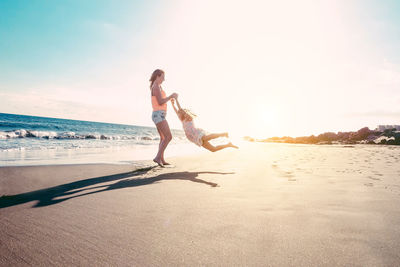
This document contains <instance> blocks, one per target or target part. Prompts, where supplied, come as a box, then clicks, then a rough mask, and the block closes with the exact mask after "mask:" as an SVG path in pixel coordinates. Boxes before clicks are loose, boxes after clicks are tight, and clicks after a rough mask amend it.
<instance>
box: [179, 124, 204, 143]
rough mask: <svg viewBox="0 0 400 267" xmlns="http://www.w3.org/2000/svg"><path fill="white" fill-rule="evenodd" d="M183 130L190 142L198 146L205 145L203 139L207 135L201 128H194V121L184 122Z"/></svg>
mask: <svg viewBox="0 0 400 267" xmlns="http://www.w3.org/2000/svg"><path fill="white" fill-rule="evenodd" d="M182 125H183V130H184V131H185V135H186V137H187V139H189V141H191V142H193V143H195V144H196V145H198V146H202V145H203V140H202V139H201V138H202V137H203V136H204V135H206V134H207V132H206V131H204V130H203V129H201V128H196V127H195V126H194V123H193V120H192V121H182Z"/></svg>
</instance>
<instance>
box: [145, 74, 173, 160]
mask: <svg viewBox="0 0 400 267" xmlns="http://www.w3.org/2000/svg"><path fill="white" fill-rule="evenodd" d="M164 78H165V73H164V71H163V70H160V69H156V70H155V71H154V72H153V74H152V75H151V78H150V82H151V84H150V90H151V104H152V106H153V113H152V115H151V118H152V119H153V122H154V123H155V125H156V126H157V131H158V133H159V134H160V145H159V146H158V153H157V156H156V157H155V158H154V159H153V161H154V162H155V163H157V164H158V165H159V166H161V167H164V165H169V163H168V162H166V161H165V160H164V151H165V149H166V148H167V145H168V143H169V142H170V141H171V139H172V135H171V130H170V129H169V125H168V122H167V120H166V116H167V102H168V101H169V100H171V98H178V94H177V93H173V94H172V95H170V96H168V97H167V96H166V94H165V92H164V90H163V89H162V88H161V84H162V82H163V81H164Z"/></svg>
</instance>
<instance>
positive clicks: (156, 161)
mask: <svg viewBox="0 0 400 267" xmlns="http://www.w3.org/2000/svg"><path fill="white" fill-rule="evenodd" d="M153 161H154V162H155V163H157V164H158V166H160V167H164V165H163V164H162V163H161V160H160V159H156V158H154V159H153Z"/></svg>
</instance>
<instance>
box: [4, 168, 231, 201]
mask: <svg viewBox="0 0 400 267" xmlns="http://www.w3.org/2000/svg"><path fill="white" fill-rule="evenodd" d="M153 168H154V167H149V168H143V169H140V170H136V171H131V172H126V173H119V174H113V175H107V176H101V177H95V178H89V179H84V180H79V181H76V182H71V183H67V184H62V185H58V186H54V187H49V188H45V189H40V190H36V191H31V192H27V193H22V194H18V195H11V196H2V197H0V208H6V207H10V206H15V205H20V204H25V203H28V202H31V201H37V202H36V203H35V204H34V205H33V207H44V206H49V205H53V204H57V203H60V202H63V201H66V200H69V199H72V198H76V197H82V196H87V195H91V194H95V193H100V192H105V191H110V190H115V189H122V188H129V187H137V186H144V185H151V184H155V183H158V182H160V181H162V180H188V181H191V182H195V183H202V184H206V185H209V186H211V187H217V186H218V184H217V183H213V182H208V181H205V180H203V179H199V178H198V176H199V174H221V175H226V174H233V173H232V172H229V173H228V172H211V171H203V172H187V171H185V172H170V173H163V174H159V175H156V176H153V177H138V178H135V177H137V176H141V175H144V174H146V173H147V172H148V171H150V170H151V169H153ZM112 181H116V182H115V183H112V184H105V185H99V184H102V183H107V182H112ZM95 185H97V186H95ZM93 190H94V191H93Z"/></svg>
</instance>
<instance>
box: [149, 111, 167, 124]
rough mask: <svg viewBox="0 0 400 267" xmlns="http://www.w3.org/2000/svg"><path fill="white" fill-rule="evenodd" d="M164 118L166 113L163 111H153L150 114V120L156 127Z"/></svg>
mask: <svg viewBox="0 0 400 267" xmlns="http://www.w3.org/2000/svg"><path fill="white" fill-rule="evenodd" d="M166 116H167V112H166V111H165V110H156V111H153V113H152V114H151V119H152V120H153V122H154V123H155V124H156V125H157V124H158V123H160V122H162V121H163V120H165V117H166Z"/></svg>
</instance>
